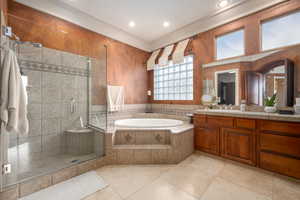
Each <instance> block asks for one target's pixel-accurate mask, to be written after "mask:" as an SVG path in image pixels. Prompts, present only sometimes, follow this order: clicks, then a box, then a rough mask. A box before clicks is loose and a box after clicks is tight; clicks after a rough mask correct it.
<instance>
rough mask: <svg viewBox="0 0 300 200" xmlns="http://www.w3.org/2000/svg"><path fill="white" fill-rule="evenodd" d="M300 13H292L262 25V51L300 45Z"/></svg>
mask: <svg viewBox="0 0 300 200" xmlns="http://www.w3.org/2000/svg"><path fill="white" fill-rule="evenodd" d="M299 21H300V12H299V11H298V12H295V13H291V14H289V15H285V16H281V17H278V18H275V19H271V20H269V21H265V22H263V23H262V25H261V32H262V34H261V35H262V39H261V40H262V50H263V51H265V50H270V49H276V48H280V47H284V46H290V45H295V44H299V43H300V37H299V35H300V26H299Z"/></svg>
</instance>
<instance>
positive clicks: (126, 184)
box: [84, 152, 300, 200]
mask: <svg viewBox="0 0 300 200" xmlns="http://www.w3.org/2000/svg"><path fill="white" fill-rule="evenodd" d="M97 173H98V174H99V175H100V176H101V177H102V178H103V179H104V180H105V181H106V182H107V183H108V184H109V186H108V187H106V188H105V189H103V190H101V191H98V192H96V193H94V194H92V195H90V196H88V197H87V198H85V199H84V200H196V199H197V200H220V199H222V200H241V199H243V200H300V181H299V180H298V181H297V180H294V179H291V178H288V177H283V176H280V175H277V174H274V173H271V172H268V171H264V170H261V169H257V168H253V167H250V166H246V165H242V164H239V163H236V162H232V161H229V160H223V159H221V158H218V157H214V156H210V155H207V154H203V153H199V152H197V153H195V154H193V155H192V156H190V157H189V158H187V159H186V160H184V161H183V162H181V163H180V164H178V165H118V166H106V167H103V168H100V169H98V170H97Z"/></svg>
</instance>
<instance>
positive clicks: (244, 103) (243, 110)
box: [240, 100, 246, 112]
mask: <svg viewBox="0 0 300 200" xmlns="http://www.w3.org/2000/svg"><path fill="white" fill-rule="evenodd" d="M240 110H241V111H242V112H245V111H246V100H242V101H241V105H240Z"/></svg>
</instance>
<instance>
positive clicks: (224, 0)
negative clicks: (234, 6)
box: [217, 0, 230, 8]
mask: <svg viewBox="0 0 300 200" xmlns="http://www.w3.org/2000/svg"><path fill="white" fill-rule="evenodd" d="M229 3H230V0H219V2H218V3H217V7H218V8H224V7H226V6H228V5H229Z"/></svg>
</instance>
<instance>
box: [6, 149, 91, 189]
mask: <svg viewBox="0 0 300 200" xmlns="http://www.w3.org/2000/svg"><path fill="white" fill-rule="evenodd" d="M96 157H97V155H96V154H87V155H82V156H74V155H70V154H58V155H45V154H44V153H34V154H30V156H25V155H22V156H21V155H18V156H17V154H16V155H10V156H9V163H11V164H12V173H11V174H9V175H7V176H6V177H5V178H4V185H5V186H9V185H13V184H16V183H19V182H22V181H25V180H27V179H31V178H33V177H36V176H41V175H45V174H49V173H52V172H55V171H58V170H60V169H63V168H66V167H70V166H72V165H75V164H77V163H80V162H84V161H87V160H91V159H94V158H96Z"/></svg>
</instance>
